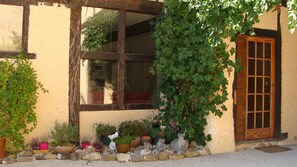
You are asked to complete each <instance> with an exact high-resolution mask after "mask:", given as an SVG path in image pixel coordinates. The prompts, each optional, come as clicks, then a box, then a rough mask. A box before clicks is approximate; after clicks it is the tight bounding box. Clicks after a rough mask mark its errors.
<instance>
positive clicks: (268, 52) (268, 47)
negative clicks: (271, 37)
mask: <svg viewBox="0 0 297 167" xmlns="http://www.w3.org/2000/svg"><path fill="white" fill-rule="evenodd" d="M270 57H271V44H270V43H265V58H267V59H270Z"/></svg>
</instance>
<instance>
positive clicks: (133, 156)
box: [131, 154, 144, 162]
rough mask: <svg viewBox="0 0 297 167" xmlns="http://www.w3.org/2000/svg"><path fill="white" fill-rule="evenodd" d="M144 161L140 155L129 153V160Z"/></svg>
mask: <svg viewBox="0 0 297 167" xmlns="http://www.w3.org/2000/svg"><path fill="white" fill-rule="evenodd" d="M141 161H144V157H143V156H142V155H138V154H133V155H131V162H141Z"/></svg>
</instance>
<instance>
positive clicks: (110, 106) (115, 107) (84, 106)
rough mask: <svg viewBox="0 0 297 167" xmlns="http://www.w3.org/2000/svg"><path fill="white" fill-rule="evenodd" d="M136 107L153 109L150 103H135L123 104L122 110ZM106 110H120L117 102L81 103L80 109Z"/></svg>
mask: <svg viewBox="0 0 297 167" xmlns="http://www.w3.org/2000/svg"><path fill="white" fill-rule="evenodd" d="M136 109H153V106H152V104H144V103H135V104H132V103H131V104H124V110H136ZM103 110H104V111H107V110H121V109H120V107H119V106H118V105H117V104H99V105H96V104H81V105H80V111H81V112H83V111H103Z"/></svg>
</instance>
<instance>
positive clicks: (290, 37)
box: [281, 8, 297, 144]
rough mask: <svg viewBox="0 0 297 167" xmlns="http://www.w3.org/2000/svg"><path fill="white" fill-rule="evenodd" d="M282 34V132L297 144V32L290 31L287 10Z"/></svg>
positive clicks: (283, 10)
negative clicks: (286, 133)
mask: <svg viewBox="0 0 297 167" xmlns="http://www.w3.org/2000/svg"><path fill="white" fill-rule="evenodd" d="M281 30H282V31H281V33H282V64H281V66H282V71H281V72H282V78H281V80H282V89H281V91H282V93H281V97H282V98H281V113H282V114H281V131H282V132H283V133H284V132H288V139H287V140H286V141H285V142H286V143H288V144H292V143H297V131H296V129H297V114H296V110H297V106H296V99H297V86H296V82H295V81H296V80H297V52H296V47H297V32H296V30H295V32H294V33H293V34H291V33H290V32H289V29H288V18H287V10H286V8H282V10H281Z"/></svg>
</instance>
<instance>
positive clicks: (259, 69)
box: [257, 60, 263, 76]
mask: <svg viewBox="0 0 297 167" xmlns="http://www.w3.org/2000/svg"><path fill="white" fill-rule="evenodd" d="M257 75H258V76H262V75H263V60H257Z"/></svg>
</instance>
